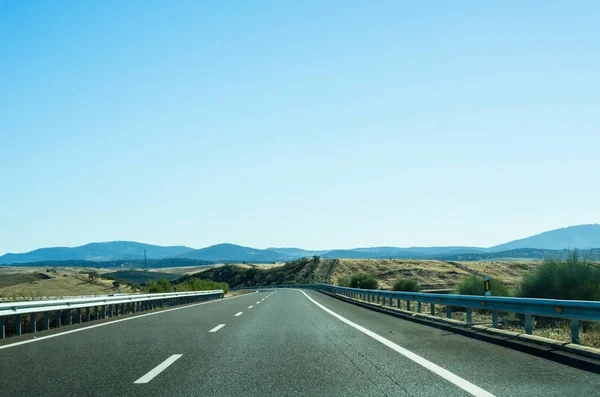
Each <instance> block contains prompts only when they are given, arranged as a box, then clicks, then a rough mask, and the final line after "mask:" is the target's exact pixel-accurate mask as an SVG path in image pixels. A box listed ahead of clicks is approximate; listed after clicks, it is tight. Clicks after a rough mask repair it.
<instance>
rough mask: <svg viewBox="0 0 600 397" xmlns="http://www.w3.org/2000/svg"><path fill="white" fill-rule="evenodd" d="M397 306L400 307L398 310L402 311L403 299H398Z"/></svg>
mask: <svg viewBox="0 0 600 397" xmlns="http://www.w3.org/2000/svg"><path fill="white" fill-rule="evenodd" d="M396 306H398V309H402V299H400V298H398V299H396Z"/></svg>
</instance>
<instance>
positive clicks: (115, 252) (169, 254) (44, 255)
mask: <svg viewBox="0 0 600 397" xmlns="http://www.w3.org/2000/svg"><path fill="white" fill-rule="evenodd" d="M570 248H578V249H584V250H586V249H594V248H600V225H599V224H586V225H576V226H569V227H565V228H559V229H554V230H549V231H546V232H543V233H539V234H536V235H533V236H530V237H526V238H523V239H518V240H513V241H510V242H507V243H504V244H499V245H496V246H493V247H489V248H484V247H472V246H437V247H436V246H433V247H405V248H402V247H389V246H388V247H363V248H352V249H333V250H306V249H302V248H296V247H279V248H267V249H257V248H252V247H244V246H241V245H236V244H231V243H222V244H216V245H212V246H209V247H205V248H200V249H194V248H190V247H186V246H159V245H152V244H145V243H139V242H135V241H112V242H102V243H89V244H85V245H82V246H78V247H50V248H39V249H37V250H33V251H30V252H26V253H18V254H14V253H8V254H5V255H2V256H0V265H2V264H4V265H6V264H21V263H30V262H44V261H69V260H79V261H81V260H86V261H99V262H102V261H114V260H134V259H143V258H144V256H143V255H144V250H146V254H147V257H148V259H165V258H187V259H195V260H204V261H210V262H235V261H237V262H244V261H245V262H248V263H260V262H262V263H272V262H285V261H289V260H294V259H298V258H300V257H310V256H313V255H318V256H323V257H325V258H330V259H333V258H359V259H360V258H362V259H369V258H372V259H377V258H405V259H438V258H497V257H501V256H502V255H508V254H507V252H514V253H515V255H517V257H519V258H520V257H526V256H524V255H535V257H536V258H537V257H540V255H542V252H544V250H546V251H556V253H557V254H558V253H559V251H563V250H565V249H570ZM519 250H525V251H519ZM527 250H529V251H527ZM501 253H504V254H501ZM547 254H548V255H550V253H549V252H547Z"/></svg>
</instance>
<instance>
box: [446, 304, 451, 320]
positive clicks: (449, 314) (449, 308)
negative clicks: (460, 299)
mask: <svg viewBox="0 0 600 397" xmlns="http://www.w3.org/2000/svg"><path fill="white" fill-rule="evenodd" d="M446 318H452V306H450V305H446Z"/></svg>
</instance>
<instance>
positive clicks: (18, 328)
mask: <svg viewBox="0 0 600 397" xmlns="http://www.w3.org/2000/svg"><path fill="white" fill-rule="evenodd" d="M15 335H17V336H19V335H21V315H20V314H15Z"/></svg>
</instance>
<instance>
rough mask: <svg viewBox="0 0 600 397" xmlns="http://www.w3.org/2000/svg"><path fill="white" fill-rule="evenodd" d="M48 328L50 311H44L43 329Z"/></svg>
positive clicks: (46, 329)
mask: <svg viewBox="0 0 600 397" xmlns="http://www.w3.org/2000/svg"><path fill="white" fill-rule="evenodd" d="M49 329H50V312H44V331H48V330H49Z"/></svg>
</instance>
